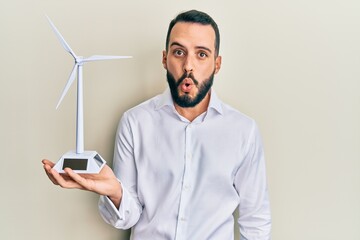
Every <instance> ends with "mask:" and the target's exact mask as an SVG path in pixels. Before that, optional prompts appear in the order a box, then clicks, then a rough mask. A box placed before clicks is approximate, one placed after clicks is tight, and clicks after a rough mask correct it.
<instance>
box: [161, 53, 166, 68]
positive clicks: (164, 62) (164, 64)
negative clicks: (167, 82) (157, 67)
mask: <svg viewBox="0 0 360 240" xmlns="http://www.w3.org/2000/svg"><path fill="white" fill-rule="evenodd" d="M166 54H167V53H166V51H165V50H164V51H163V52H162V64H163V67H164V68H165V69H166V70H167V57H166Z"/></svg>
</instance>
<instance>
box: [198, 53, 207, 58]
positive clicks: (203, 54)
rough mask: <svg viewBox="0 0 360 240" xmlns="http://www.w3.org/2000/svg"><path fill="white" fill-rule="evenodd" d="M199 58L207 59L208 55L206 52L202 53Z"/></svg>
mask: <svg viewBox="0 0 360 240" xmlns="http://www.w3.org/2000/svg"><path fill="white" fill-rule="evenodd" d="M198 56H199V57H200V58H206V57H207V56H208V55H207V54H206V53H205V52H200V53H199V54H198Z"/></svg>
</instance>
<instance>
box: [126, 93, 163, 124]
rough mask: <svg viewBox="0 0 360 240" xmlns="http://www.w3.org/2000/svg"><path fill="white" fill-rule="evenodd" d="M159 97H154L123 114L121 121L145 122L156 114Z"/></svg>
mask: <svg viewBox="0 0 360 240" xmlns="http://www.w3.org/2000/svg"><path fill="white" fill-rule="evenodd" d="M160 96H161V95H156V96H154V97H152V98H150V99H148V100H146V101H144V102H142V103H140V104H138V105H136V106H134V107H132V108H130V109H128V110H127V111H125V112H124V114H123V117H122V118H123V119H126V120H127V121H130V122H134V121H136V120H142V121H143V120H145V118H147V117H151V116H153V115H154V114H155V112H156V107H157V104H158V101H159V98H160Z"/></svg>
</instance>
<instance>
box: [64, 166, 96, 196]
mask: <svg viewBox="0 0 360 240" xmlns="http://www.w3.org/2000/svg"><path fill="white" fill-rule="evenodd" d="M64 171H65V173H66V174H67V175H68V176H69V177H70V178H71V179H72V180H74V181H75V182H76V183H77V184H79V185H80V186H81V187H82V189H85V190H89V191H92V188H91V186H90V184H89V183H88V180H87V179H86V178H84V177H82V176H81V175H80V174H77V173H76V172H74V171H73V170H72V169H70V168H65V169H64ZM87 177H90V175H89V176H87Z"/></svg>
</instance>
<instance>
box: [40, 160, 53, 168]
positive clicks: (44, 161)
mask: <svg viewBox="0 0 360 240" xmlns="http://www.w3.org/2000/svg"><path fill="white" fill-rule="evenodd" d="M41 162H42V163H43V164H44V165H49V166H50V167H54V166H55V163H53V162H51V161H49V160H47V159H43V160H42V161H41Z"/></svg>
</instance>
